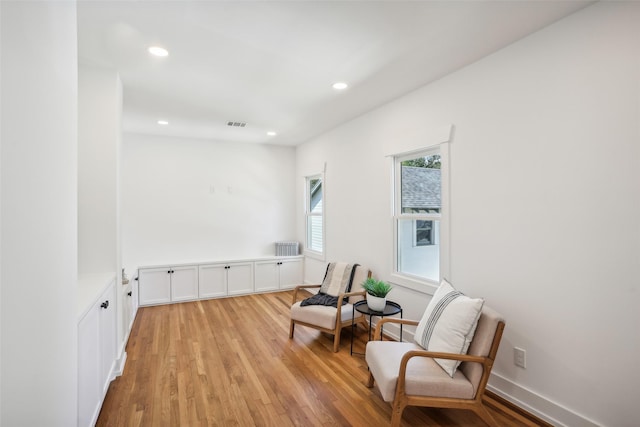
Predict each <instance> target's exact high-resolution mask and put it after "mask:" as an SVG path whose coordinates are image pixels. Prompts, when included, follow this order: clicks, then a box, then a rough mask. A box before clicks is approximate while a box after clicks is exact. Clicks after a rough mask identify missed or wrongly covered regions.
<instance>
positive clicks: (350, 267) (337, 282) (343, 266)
mask: <svg viewBox="0 0 640 427" xmlns="http://www.w3.org/2000/svg"><path fill="white" fill-rule="evenodd" d="M357 265H358V264H347V263H346V262H332V263H330V264H329V265H328V266H327V272H326V273H325V275H324V280H323V281H322V286H321V287H320V292H321V293H323V294H327V295H331V296H334V297H337V296H339V295H340V294H342V293H345V292H349V290H350V289H351V281H352V280H353V273H354V272H355V267H356V266H357Z"/></svg>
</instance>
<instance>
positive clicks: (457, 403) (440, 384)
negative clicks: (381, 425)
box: [366, 306, 505, 426]
mask: <svg viewBox="0 0 640 427" xmlns="http://www.w3.org/2000/svg"><path fill="white" fill-rule="evenodd" d="M389 322H392V323H402V324H405V325H418V322H417V321H413V320H407V319H395V318H384V319H382V320H380V321H379V322H378V324H377V325H376V329H375V335H374V336H375V338H374V341H371V342H369V343H368V344H367V349H366V360H367V364H368V365H369V381H368V384H367V386H368V387H373V384H374V381H375V382H376V383H377V385H378V388H379V390H380V393H381V394H382V398H383V399H384V400H385V401H386V402H392V412H391V425H392V426H400V421H401V419H402V412H403V411H404V408H405V407H406V406H428V407H435V408H458V409H470V410H472V411H474V412H475V413H476V414H477V415H478V416H479V417H480V418H482V420H484V422H486V423H487V424H489V425H491V426H497V423H496V421H495V419H494V418H493V416H491V414H490V413H489V411H487V409H486V408H485V407H484V405H483V404H482V397H483V395H484V391H485V387H486V385H487V381H488V380H489V375H490V374H491V369H492V367H493V362H494V360H495V358H496V354H497V352H498V346H499V345H500V340H501V338H502V332H503V330H504V326H505V322H504V320H503V319H502V317H501V316H500V315H499V314H498V313H496V312H495V311H494V310H492V309H490V308H488V307H486V306H485V307H483V309H482V314H481V315H480V319H479V320H478V326H477V328H476V331H475V335H474V337H473V340H472V341H471V344H470V346H469V350H468V352H467V354H452V353H436V352H430V351H425V350H423V349H422V347H420V346H418V345H417V344H415V343H413V342H394V341H376V340H379V339H380V334H381V328H382V325H383V324H385V323H389ZM434 358H438V359H453V360H460V361H462V363H461V364H460V367H459V368H458V370H457V371H456V372H455V374H454V376H453V377H450V376H449V374H447V373H446V372H445V371H444V370H443V369H442V368H441V367H440V366H439V365H438V364H437V363H436V362H435V361H434Z"/></svg>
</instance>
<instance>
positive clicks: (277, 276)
mask: <svg viewBox="0 0 640 427" xmlns="http://www.w3.org/2000/svg"><path fill="white" fill-rule="evenodd" d="M302 280H303V258H302V256H291V257H269V258H258V259H245V260H235V261H229V262H222V261H220V262H212V263H198V264H191V265H182V266H155V267H141V268H140V269H139V270H138V279H137V281H138V304H139V305H154V304H167V303H171V302H179V301H190V300H195V299H205V298H220V297H225V296H232V295H245V294H251V293H253V292H266V291H277V290H280V289H290V288H293V287H294V286H296V285H299V284H300V283H302ZM134 295H135V292H134Z"/></svg>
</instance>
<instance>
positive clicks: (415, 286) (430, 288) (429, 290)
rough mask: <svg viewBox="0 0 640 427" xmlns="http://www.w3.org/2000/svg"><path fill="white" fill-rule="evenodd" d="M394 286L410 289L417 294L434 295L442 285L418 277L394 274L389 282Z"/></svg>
mask: <svg viewBox="0 0 640 427" xmlns="http://www.w3.org/2000/svg"><path fill="white" fill-rule="evenodd" d="M389 281H390V282H391V283H392V284H393V285H395V286H400V287H403V288H408V289H411V290H414V291H416V292H420V293H423V294H427V295H433V294H434V293H435V292H436V289H438V286H440V284H439V283H438V282H435V281H433V280H428V279H421V278H418V277H416V276H408V275H405V274H398V273H392V274H391V279H390V280H389Z"/></svg>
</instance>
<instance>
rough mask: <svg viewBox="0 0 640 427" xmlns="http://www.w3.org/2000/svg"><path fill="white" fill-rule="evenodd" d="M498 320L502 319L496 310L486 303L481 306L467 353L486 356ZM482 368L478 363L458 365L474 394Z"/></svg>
mask: <svg viewBox="0 0 640 427" xmlns="http://www.w3.org/2000/svg"><path fill="white" fill-rule="evenodd" d="M500 321H504V319H503V318H502V316H501V315H500V314H498V312H496V311H495V310H493V309H491V308H490V307H487V306H486V305H485V306H483V307H482V314H481V315H480V319H478V326H477V327H476V333H475V335H474V336H473V341H471V345H469V350H468V351H467V354H470V355H472V356H488V355H489V351H490V350H491V344H492V343H493V337H494V336H495V335H496V329H497V328H498V323H499V322H500ZM483 369H484V368H483V367H482V365H480V364H479V363H465V362H463V363H462V364H461V365H460V370H462V372H463V373H464V375H465V376H466V377H467V378H468V379H469V381H470V382H471V384H472V385H473V393H474V396H475V393H476V392H477V390H478V384H479V383H480V378H481V377H482V371H483Z"/></svg>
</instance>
